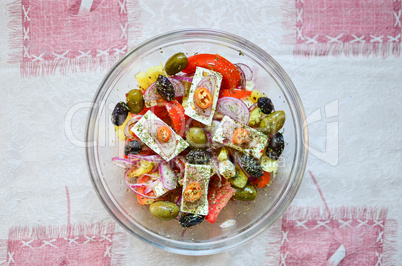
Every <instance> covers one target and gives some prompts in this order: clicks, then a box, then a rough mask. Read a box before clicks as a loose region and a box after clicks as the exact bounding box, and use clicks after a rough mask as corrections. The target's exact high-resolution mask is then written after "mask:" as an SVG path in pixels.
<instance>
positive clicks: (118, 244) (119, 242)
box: [111, 232, 128, 265]
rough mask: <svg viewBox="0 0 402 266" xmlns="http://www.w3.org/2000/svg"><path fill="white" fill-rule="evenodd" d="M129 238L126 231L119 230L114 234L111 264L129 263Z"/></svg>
mask: <svg viewBox="0 0 402 266" xmlns="http://www.w3.org/2000/svg"><path fill="white" fill-rule="evenodd" d="M127 239H128V238H127V234H126V233H121V232H119V233H114V234H113V244H112V250H111V252H112V256H111V257H112V259H111V265H127V263H126V262H127V261H126V254H127Z"/></svg>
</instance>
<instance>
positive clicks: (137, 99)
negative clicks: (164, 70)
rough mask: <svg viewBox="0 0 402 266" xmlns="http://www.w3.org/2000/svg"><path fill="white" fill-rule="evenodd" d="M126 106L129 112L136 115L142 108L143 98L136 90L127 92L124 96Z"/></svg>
mask: <svg viewBox="0 0 402 266" xmlns="http://www.w3.org/2000/svg"><path fill="white" fill-rule="evenodd" d="M126 100H127V105H128V108H130V112H131V113H133V114H138V113H139V112H141V111H142V109H143V108H144V96H143V95H142V92H141V91H140V90H138V89H133V90H131V91H129V92H128V93H127V95H126Z"/></svg>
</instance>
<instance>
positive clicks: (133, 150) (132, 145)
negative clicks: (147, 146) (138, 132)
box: [124, 140, 142, 155]
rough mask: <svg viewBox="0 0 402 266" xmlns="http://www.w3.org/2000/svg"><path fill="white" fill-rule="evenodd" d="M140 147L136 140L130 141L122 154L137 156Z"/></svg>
mask: <svg viewBox="0 0 402 266" xmlns="http://www.w3.org/2000/svg"><path fill="white" fill-rule="evenodd" d="M141 149H142V145H141V142H139V141H137V140H133V141H130V142H128V143H127V144H126V146H124V154H125V155H129V154H134V155H135V154H138V153H140V152H141Z"/></svg>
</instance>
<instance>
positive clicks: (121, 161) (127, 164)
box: [112, 157, 137, 169]
mask: <svg viewBox="0 0 402 266" xmlns="http://www.w3.org/2000/svg"><path fill="white" fill-rule="evenodd" d="M112 162H113V164H114V165H116V166H118V167H121V168H126V169H127V168H131V167H133V166H134V165H135V164H136V163H137V160H133V159H126V158H120V157H113V158H112Z"/></svg>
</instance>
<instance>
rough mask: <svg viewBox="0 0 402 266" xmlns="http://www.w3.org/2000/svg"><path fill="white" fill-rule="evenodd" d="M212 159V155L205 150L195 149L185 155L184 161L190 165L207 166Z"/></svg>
mask: <svg viewBox="0 0 402 266" xmlns="http://www.w3.org/2000/svg"><path fill="white" fill-rule="evenodd" d="M211 158H212V153H210V152H209V151H206V150H201V149H195V150H191V151H190V152H189V153H188V154H187V155H186V160H187V162H189V163H192V164H207V163H209V160H211Z"/></svg>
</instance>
